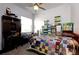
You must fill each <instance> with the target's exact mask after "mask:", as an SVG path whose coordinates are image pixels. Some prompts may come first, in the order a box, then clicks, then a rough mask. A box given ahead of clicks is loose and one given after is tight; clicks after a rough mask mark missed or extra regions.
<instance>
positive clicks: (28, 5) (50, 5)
mask: <svg viewBox="0 0 79 59" xmlns="http://www.w3.org/2000/svg"><path fill="white" fill-rule="evenodd" d="M14 4H15V5H17V6H19V7H20V8H23V9H28V10H29V11H30V12H32V13H33V12H34V10H33V3H14ZM62 4H64V3H43V4H42V5H41V6H42V7H44V8H45V9H46V10H48V9H51V8H55V7H58V6H60V5H62ZM40 11H44V10H41V9H39V12H40Z"/></svg>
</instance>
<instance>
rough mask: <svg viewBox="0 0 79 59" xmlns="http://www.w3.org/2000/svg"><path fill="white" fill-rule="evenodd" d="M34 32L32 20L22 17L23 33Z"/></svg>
mask: <svg viewBox="0 0 79 59" xmlns="http://www.w3.org/2000/svg"><path fill="white" fill-rule="evenodd" d="M31 31H32V19H30V18H27V17H24V16H21V32H22V33H25V32H31Z"/></svg>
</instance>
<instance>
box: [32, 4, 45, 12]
mask: <svg viewBox="0 0 79 59" xmlns="http://www.w3.org/2000/svg"><path fill="white" fill-rule="evenodd" d="M42 4H43V3H34V4H33V8H34V10H38V9H42V10H46V9H45V8H44V7H42Z"/></svg>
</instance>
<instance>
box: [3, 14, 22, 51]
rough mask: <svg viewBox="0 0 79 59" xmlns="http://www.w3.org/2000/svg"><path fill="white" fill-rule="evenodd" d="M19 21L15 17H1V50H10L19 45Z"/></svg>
mask: <svg viewBox="0 0 79 59" xmlns="http://www.w3.org/2000/svg"><path fill="white" fill-rule="evenodd" d="M20 36H21V20H20V19H18V18H16V17H11V16H6V15H3V16H2V50H4V51H7V50H11V49H13V48H15V47H17V46H18V45H19V41H20Z"/></svg>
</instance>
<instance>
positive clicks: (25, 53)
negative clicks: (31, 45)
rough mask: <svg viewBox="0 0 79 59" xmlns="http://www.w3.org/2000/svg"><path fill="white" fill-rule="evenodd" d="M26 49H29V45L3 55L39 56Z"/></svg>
mask: <svg viewBox="0 0 79 59" xmlns="http://www.w3.org/2000/svg"><path fill="white" fill-rule="evenodd" d="M26 48H27V44H25V45H23V46H19V47H17V48H15V49H13V50H11V51H9V52H6V53H3V54H2V55H37V54H36V53H34V52H31V51H27V50H26Z"/></svg>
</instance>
